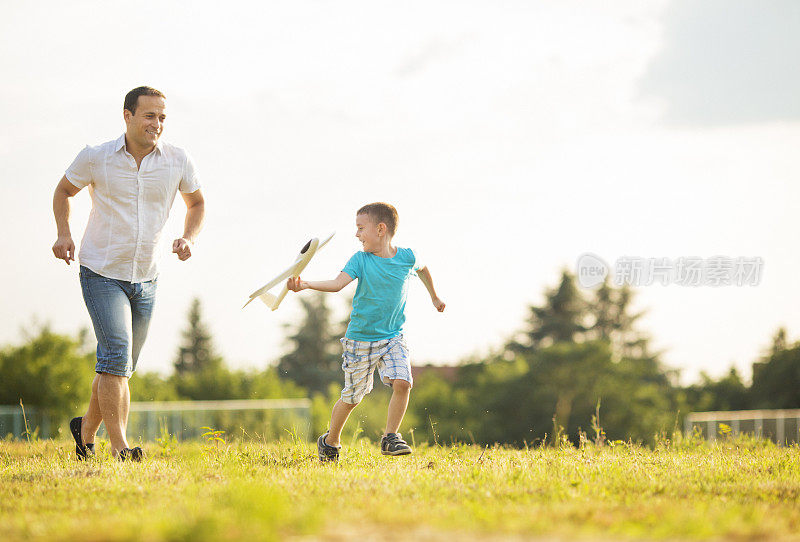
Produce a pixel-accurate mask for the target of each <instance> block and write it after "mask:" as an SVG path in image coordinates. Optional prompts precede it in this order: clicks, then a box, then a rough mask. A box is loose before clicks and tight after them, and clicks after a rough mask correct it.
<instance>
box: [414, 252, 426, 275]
mask: <svg viewBox="0 0 800 542" xmlns="http://www.w3.org/2000/svg"><path fill="white" fill-rule="evenodd" d="M411 257H412V258H413V260H414V265H413V266H412V267H411V269H413V270H414V271H419V270H420V269H422V268H423V267H425V262H424V261H422V259H421V258H420V257H419V254H418V253H417V251H416V250H411Z"/></svg>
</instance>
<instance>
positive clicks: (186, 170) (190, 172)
mask: <svg viewBox="0 0 800 542" xmlns="http://www.w3.org/2000/svg"><path fill="white" fill-rule="evenodd" d="M178 189H179V190H180V191H181V192H183V193H184V194H191V193H192V192H196V191H197V190H199V189H200V179H198V177H197V170H196V169H195V167H194V161H193V160H192V157H191V156H189V155H188V154H187V155H186V164H185V165H184V166H183V176H182V177H181V182H180V184H179V185H178Z"/></svg>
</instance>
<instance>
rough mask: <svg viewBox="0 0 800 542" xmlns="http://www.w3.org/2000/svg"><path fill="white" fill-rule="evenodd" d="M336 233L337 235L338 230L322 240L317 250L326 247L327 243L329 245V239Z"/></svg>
mask: <svg viewBox="0 0 800 542" xmlns="http://www.w3.org/2000/svg"><path fill="white" fill-rule="evenodd" d="M334 235H336V232H333V233H332V234H330V235H329V236H328V238H327V239H325V240H324V241H322V242H320V244H319V245H318V246H317V250H319V249H321V248H322V247H324V246H325V245H327V244H328V241H330V240H331V239H333V236H334Z"/></svg>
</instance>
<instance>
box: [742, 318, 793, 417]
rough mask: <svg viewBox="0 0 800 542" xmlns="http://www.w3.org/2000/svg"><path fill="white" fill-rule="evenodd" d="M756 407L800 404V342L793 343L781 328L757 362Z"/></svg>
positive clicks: (755, 365)
mask: <svg viewBox="0 0 800 542" xmlns="http://www.w3.org/2000/svg"><path fill="white" fill-rule="evenodd" d="M751 392H752V396H753V403H754V405H753V406H755V407H756V408H800V343H795V344H793V345H789V344H788V341H787V339H786V330H785V329H783V328H781V329H779V330H778V332H777V333H776V334H775V336H774V337H773V340H772V346H771V347H770V349H769V351H768V353H767V354H766V355H765V356H763V357H762V358H761V360H759V361H757V362H755V363H753V385H752V386H751Z"/></svg>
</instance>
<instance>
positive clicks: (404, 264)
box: [342, 247, 423, 341]
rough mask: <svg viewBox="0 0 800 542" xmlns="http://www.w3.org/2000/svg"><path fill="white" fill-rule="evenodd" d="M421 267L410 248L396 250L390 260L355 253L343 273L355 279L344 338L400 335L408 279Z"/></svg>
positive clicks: (359, 339)
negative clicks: (354, 290) (353, 294)
mask: <svg viewBox="0 0 800 542" xmlns="http://www.w3.org/2000/svg"><path fill="white" fill-rule="evenodd" d="M421 267H423V266H422V265H420V264H419V263H418V262H417V256H416V254H414V251H413V250H411V249H410V248H399V247H398V248H397V254H395V255H394V257H393V258H381V257H380V256H375V255H374V254H372V253H371V252H356V253H355V254H353V257H352V258H350V261H348V262H347V264H346V265H345V266H344V269H342V271H344V272H345V273H347V274H348V275H350V277H351V278H353V279H358V286H357V287H356V295H355V297H354V298H353V311H352V312H351V313H350V323H349V324H348V326H347V333H345V337H347V338H348V339H353V340H355V341H381V340H383V339H391V338H392V337H395V336H397V335H399V334H400V333H402V332H403V324H404V323H405V321H406V314H405V309H406V297H407V295H408V280H409V279H410V278H411V277H412V276H414V274H415V273H414V271H416V270H417V269H420V268H421Z"/></svg>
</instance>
